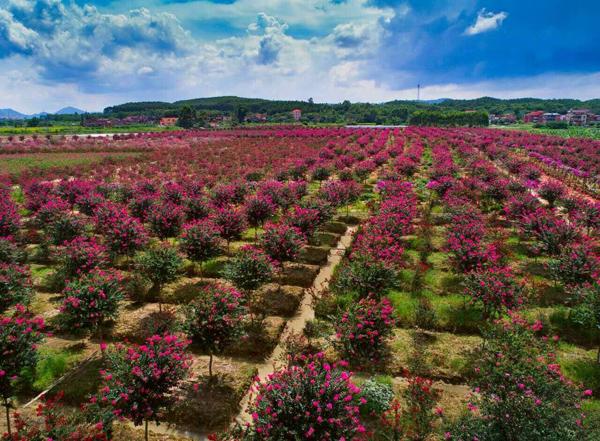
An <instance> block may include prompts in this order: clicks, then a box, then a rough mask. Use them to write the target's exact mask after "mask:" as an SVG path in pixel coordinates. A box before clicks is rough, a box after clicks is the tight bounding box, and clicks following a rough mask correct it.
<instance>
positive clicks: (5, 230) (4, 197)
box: [0, 192, 21, 237]
mask: <svg viewBox="0 0 600 441" xmlns="http://www.w3.org/2000/svg"><path fill="white" fill-rule="evenodd" d="M20 227H21V216H19V212H18V210H17V206H16V205H15V204H14V203H13V201H11V199H10V197H9V195H8V192H5V193H4V192H0V237H3V236H14V235H15V234H17V233H18V232H19V228H20Z"/></svg>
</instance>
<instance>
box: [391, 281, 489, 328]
mask: <svg viewBox="0 0 600 441" xmlns="http://www.w3.org/2000/svg"><path fill="white" fill-rule="evenodd" d="M422 295H423V296H424V297H426V298H427V299H429V301H430V302H431V306H432V308H433V311H434V314H435V325H434V329H436V330H447V331H456V332H464V333H477V332H478V329H479V326H480V325H481V323H482V318H481V311H480V310H479V309H478V308H477V307H476V306H474V305H471V304H470V303H469V302H468V301H467V300H466V298H465V296H463V295H461V294H450V295H445V296H440V295H436V294H434V293H432V292H430V291H427V290H424V291H423V294H422ZM387 297H388V298H389V299H390V301H391V302H392V305H393V307H394V310H395V313H396V316H397V317H398V319H399V321H400V324H401V326H403V327H412V326H415V325H416V315H417V314H416V313H417V306H418V304H419V299H418V296H415V295H412V294H410V293H408V292H405V291H390V293H389V294H388V295H387Z"/></svg>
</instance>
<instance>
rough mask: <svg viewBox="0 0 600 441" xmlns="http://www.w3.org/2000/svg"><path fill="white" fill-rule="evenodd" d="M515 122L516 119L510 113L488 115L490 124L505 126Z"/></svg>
mask: <svg viewBox="0 0 600 441" xmlns="http://www.w3.org/2000/svg"><path fill="white" fill-rule="evenodd" d="M516 122H517V117H516V116H515V115H513V114H512V113H505V114H503V115H494V114H490V124H497V125H505V124H514V123H516Z"/></svg>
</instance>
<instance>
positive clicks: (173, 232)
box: [147, 202, 184, 239]
mask: <svg viewBox="0 0 600 441" xmlns="http://www.w3.org/2000/svg"><path fill="white" fill-rule="evenodd" d="M147 221H148V223H149V224H150V230H151V231H152V232H153V233H154V234H155V235H156V236H158V237H159V238H160V239H166V238H167V237H176V236H177V235H179V232H180V230H181V226H182V225H183V221H184V212H183V209H182V208H181V206H180V205H176V204H174V203H172V202H163V203H161V202H157V203H155V204H154V205H153V206H152V208H150V210H149V212H148V216H147Z"/></svg>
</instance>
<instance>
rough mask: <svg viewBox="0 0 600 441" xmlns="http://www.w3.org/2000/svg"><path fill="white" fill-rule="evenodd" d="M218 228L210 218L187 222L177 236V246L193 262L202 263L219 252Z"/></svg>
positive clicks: (219, 237)
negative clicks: (178, 236)
mask: <svg viewBox="0 0 600 441" xmlns="http://www.w3.org/2000/svg"><path fill="white" fill-rule="evenodd" d="M220 245H221V235H220V232H219V228H218V227H217V226H216V225H215V224H214V223H213V222H212V221H210V220H208V219H202V220H197V221H193V222H190V223H187V224H185V225H184V226H183V231H182V233H181V236H180V238H179V248H180V249H181V251H183V253H184V254H185V255H186V256H187V257H189V258H190V259H191V260H192V261H194V262H200V274H202V263H203V262H205V261H206V260H208V259H210V258H211V257H214V256H217V255H218V254H219V253H220V252H221V247H220Z"/></svg>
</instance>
